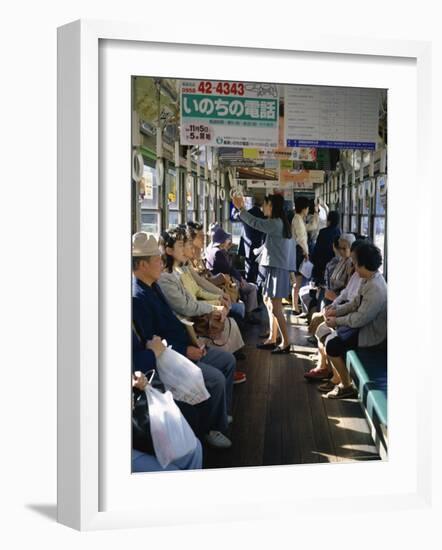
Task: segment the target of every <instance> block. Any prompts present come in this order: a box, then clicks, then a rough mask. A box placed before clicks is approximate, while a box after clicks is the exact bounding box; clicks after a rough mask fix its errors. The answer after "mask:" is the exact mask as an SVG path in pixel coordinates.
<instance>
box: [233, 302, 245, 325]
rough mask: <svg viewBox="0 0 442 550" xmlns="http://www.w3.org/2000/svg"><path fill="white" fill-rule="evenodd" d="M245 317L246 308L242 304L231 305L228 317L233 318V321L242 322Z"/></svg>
mask: <svg viewBox="0 0 442 550" xmlns="http://www.w3.org/2000/svg"><path fill="white" fill-rule="evenodd" d="M245 315H246V306H245V304H244V302H235V303H234V304H232V305H231V307H230V311H229V317H233V319H235V321H240V322H241V321H242V320H243V319H244V317H245Z"/></svg>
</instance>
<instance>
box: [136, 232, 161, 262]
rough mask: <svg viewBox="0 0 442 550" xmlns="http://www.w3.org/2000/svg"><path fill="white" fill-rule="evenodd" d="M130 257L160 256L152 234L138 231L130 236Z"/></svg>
mask: <svg viewBox="0 0 442 550" xmlns="http://www.w3.org/2000/svg"><path fill="white" fill-rule="evenodd" d="M132 256H134V257H140V256H161V251H160V249H159V248H158V243H157V240H156V239H155V237H154V236H153V235H152V233H146V232H145V231H139V232H138V233H135V234H134V235H133V236H132Z"/></svg>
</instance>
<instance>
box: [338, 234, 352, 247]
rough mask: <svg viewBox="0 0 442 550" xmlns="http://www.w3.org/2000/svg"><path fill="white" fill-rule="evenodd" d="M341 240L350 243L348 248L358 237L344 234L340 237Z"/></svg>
mask: <svg viewBox="0 0 442 550" xmlns="http://www.w3.org/2000/svg"><path fill="white" fill-rule="evenodd" d="M339 240H342V241H346V242H347V243H348V246H351V245H352V244H353V243H354V242H355V240H356V237H355V236H354V235H353V233H342V235H341V236H340V237H339Z"/></svg>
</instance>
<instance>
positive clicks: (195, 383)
mask: <svg viewBox="0 0 442 550" xmlns="http://www.w3.org/2000/svg"><path fill="white" fill-rule="evenodd" d="M166 344H167V342H166ZM157 372H158V376H159V377H160V380H161V382H162V383H163V384H164V387H165V388H166V390H169V391H170V392H171V393H172V395H173V398H174V399H176V400H177V401H183V402H184V403H188V404H189V405H197V404H198V403H201V402H202V401H206V399H209V397H210V393H209V392H208V391H207V388H206V386H205V384H204V378H203V373H202V371H201V369H200V368H199V367H198V366H197V365H195V363H192V361H190V359H187V357H184V355H181V353H178V352H176V351H175V350H173V349H172V348H171V347H168V348H166V349H165V350H164V351H163V353H162V354H161V355H160V356H159V357H158V359H157Z"/></svg>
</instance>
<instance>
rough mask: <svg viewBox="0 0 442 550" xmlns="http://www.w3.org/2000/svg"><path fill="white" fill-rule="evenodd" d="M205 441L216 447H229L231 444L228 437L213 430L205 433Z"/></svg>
mask: <svg viewBox="0 0 442 550" xmlns="http://www.w3.org/2000/svg"><path fill="white" fill-rule="evenodd" d="M206 441H207V443H208V444H209V445H211V446H212V447H216V448H218V449H229V448H230V447H231V446H232V442H231V441H230V439H229V438H228V437H226V436H225V435H224V434H222V433H221V432H218V431H215V430H211V431H210V432H209V433H208V434H207V435H206Z"/></svg>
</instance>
